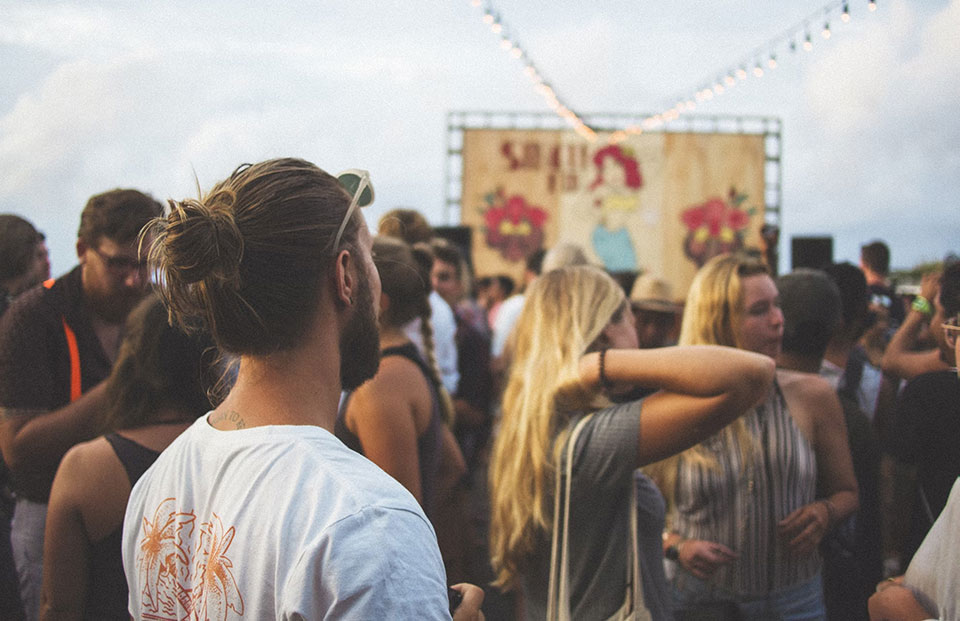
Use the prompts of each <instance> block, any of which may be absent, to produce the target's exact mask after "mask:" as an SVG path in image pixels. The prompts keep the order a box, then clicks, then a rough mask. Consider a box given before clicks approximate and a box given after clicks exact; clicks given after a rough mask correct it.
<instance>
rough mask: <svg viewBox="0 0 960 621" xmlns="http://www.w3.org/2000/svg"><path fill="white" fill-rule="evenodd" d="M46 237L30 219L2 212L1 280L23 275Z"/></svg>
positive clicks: (0, 220) (0, 239)
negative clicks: (38, 246)
mask: <svg viewBox="0 0 960 621" xmlns="http://www.w3.org/2000/svg"><path fill="white" fill-rule="evenodd" d="M43 239H44V237H43V233H41V232H39V231H37V229H35V228H34V227H33V225H32V224H30V222H29V221H27V220H25V219H23V218H21V217H20V216H15V215H13V214H7V213H5V214H0V281H7V280H12V279H14V278H17V277H18V276H22V275H23V274H24V273H25V272H26V271H27V270H28V269H30V265H31V263H32V261H33V259H34V257H35V256H36V254H37V244H39V243H40V242H42V241H43Z"/></svg>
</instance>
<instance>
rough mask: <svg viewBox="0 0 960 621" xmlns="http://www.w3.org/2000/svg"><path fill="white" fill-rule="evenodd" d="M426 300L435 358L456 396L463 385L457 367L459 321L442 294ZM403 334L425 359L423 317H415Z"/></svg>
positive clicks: (443, 378)
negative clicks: (458, 386) (428, 305)
mask: <svg viewBox="0 0 960 621" xmlns="http://www.w3.org/2000/svg"><path fill="white" fill-rule="evenodd" d="M427 300H428V301H429V302H430V327H431V328H433V356H434V358H436V360H437V370H438V371H440V381H441V382H442V383H443V387H444V388H446V389H447V392H448V393H450V394H451V395H454V394H456V393H457V385H458V384H459V383H460V371H459V369H458V368H457V342H456V336H457V320H456V319H455V318H454V316H453V309H451V308H450V305H449V304H447V301H446V300H444V299H443V298H442V297H440V294H439V293H437V292H436V291H431V292H430V296H429V297H428V298H427ZM403 333H404V334H406V336H407V338H408V339H410V340H411V341H412V342H413V344H414V345H416V346H417V349H418V350H419V351H420V353H421V354H423V355H424V359H426V352H424V351H423V335H422V334H421V332H420V318H419V317H416V318H415V319H414V320H413V321H411V322H410V323H408V324H407V325H405V326H404V327H403Z"/></svg>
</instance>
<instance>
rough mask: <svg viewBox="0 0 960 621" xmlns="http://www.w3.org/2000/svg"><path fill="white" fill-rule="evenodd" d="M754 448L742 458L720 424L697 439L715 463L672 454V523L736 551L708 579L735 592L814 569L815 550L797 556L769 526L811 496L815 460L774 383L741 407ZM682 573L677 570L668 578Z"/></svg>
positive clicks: (753, 591)
mask: <svg viewBox="0 0 960 621" xmlns="http://www.w3.org/2000/svg"><path fill="white" fill-rule="evenodd" d="M743 420H744V422H745V423H746V425H747V429H748V430H749V432H750V433H751V435H752V436H753V437H754V438H755V440H756V443H757V446H758V449H757V450H756V452H755V454H754V456H753V459H752V460H750V461H748V462H747V463H742V462H741V458H740V452H739V450H737V449H736V447H734V446H732V445H731V444H730V439H731V438H732V436H728V434H726V433H724V432H720V433H717V434H715V435H713V436H712V437H710V438H708V439H707V440H705V441H704V442H703V444H704V445H705V446H706V447H707V448H708V449H709V450H710V452H711V453H712V454H713V456H714V458H715V459H716V463H717V464H718V466H719V467H718V468H709V467H704V466H698V465H694V464H692V463H691V462H690V461H689V460H686V459H682V458H681V460H680V463H679V466H678V470H677V485H676V493H675V509H674V511H673V513H671V516H670V517H671V519H672V529H673V530H674V531H675V532H677V533H679V534H680V535H682V536H683V537H684V538H685V539H702V540H706V541H714V542H717V543H722V544H723V545H725V546H727V547H729V548H731V549H732V550H734V551H736V552H738V553H739V555H740V557H739V558H738V559H737V560H735V561H733V562H732V563H730V564H729V565H726V566H724V567H721V568H720V569H718V570H717V571H716V573H715V574H714V575H713V577H712V578H711V579H710V583H711V584H714V585H717V586H719V587H722V588H723V589H726V590H728V591H732V592H734V593H737V594H740V595H763V594H766V593H772V592H776V591H780V590H782V589H784V588H787V587H790V586H793V585H796V584H799V583H801V582H804V581H805V580H807V579H809V578H812V577H813V576H815V575H816V574H817V572H818V571H819V570H820V564H821V559H820V554H819V552H817V551H814V552H812V553H811V554H809V555H807V556H803V557H798V556H797V555H795V554H792V553H791V552H789V551H788V549H787V547H786V543H787V542H786V541H784V540H782V539H781V538H780V537H779V535H778V534H777V523H778V522H779V521H780V520H782V519H783V518H785V517H786V516H787V515H789V514H790V513H791V512H793V511H794V510H795V509H798V508H800V507H802V506H803V505H806V504H808V503H811V502H813V501H814V500H815V499H816V484H817V460H816V455H815V454H814V451H813V446H812V445H811V444H810V442H809V441H808V440H807V438H806V436H804V435H803V433H802V432H801V431H800V429H799V428H797V426H796V424H795V423H794V421H793V417H792V416H791V415H790V412H789V410H788V409H787V404H786V401H785V400H784V398H783V393H782V392H781V391H780V387H779V385H777V384H776V383H774V390H772V391H771V394H770V396H769V397H768V398H767V400H766V401H764V402H763V403H761V404H760V405H758V406H757V407H756V408H754V410H753V411H752V412H749V413H748V414H746V415H744V417H743ZM687 575H688V574H687V573H686V572H684V571H682V570H678V571H677V574H676V577H675V578H674V579H675V580H676V581H678V582H679V581H682V580H684V579H685V576H687Z"/></svg>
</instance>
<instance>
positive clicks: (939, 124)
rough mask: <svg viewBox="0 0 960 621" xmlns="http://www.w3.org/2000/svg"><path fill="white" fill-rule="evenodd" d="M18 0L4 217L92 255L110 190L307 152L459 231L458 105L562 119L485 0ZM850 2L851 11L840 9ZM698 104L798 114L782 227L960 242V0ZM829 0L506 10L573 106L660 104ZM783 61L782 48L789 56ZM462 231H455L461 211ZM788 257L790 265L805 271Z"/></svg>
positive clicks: (841, 32)
mask: <svg viewBox="0 0 960 621" xmlns="http://www.w3.org/2000/svg"><path fill="white" fill-rule="evenodd" d="M272 4H273V3H259V2H257V3H255V2H247V1H245V0H231V1H230V2H226V1H213V0H210V1H205V2H195V1H193V0H189V1H187V0H183V1H170V2H157V1H153V0H145V1H143V2H122V1H119V0H117V1H113V2H95V1H90V0H84V1H82V2H81V1H70V0H62V1H59V2H44V1H31V2H24V1H22V0H16V1H15V0H0V15H2V17H0V75H2V76H3V79H2V81H0V212H14V213H19V214H22V215H24V216H26V217H28V218H29V219H31V220H32V221H33V222H34V223H35V224H37V226H38V227H40V228H41V229H43V230H44V231H45V232H46V233H47V236H48V240H49V245H50V248H51V253H52V259H53V270H54V272H55V273H61V272H64V271H66V270H67V269H69V268H70V267H71V265H72V264H73V262H74V259H75V257H74V253H73V243H74V240H75V236H76V226H77V223H78V221H79V214H80V210H81V209H82V206H83V203H84V202H85V201H86V199H87V197H89V196H90V195H91V194H94V193H97V192H100V191H103V190H106V189H110V188H113V187H118V186H123V187H137V188H140V189H143V190H145V191H148V192H150V193H152V194H153V195H154V196H155V197H157V198H160V199H165V198H168V197H177V198H182V197H184V196H188V195H192V194H194V193H195V190H194V186H195V183H194V171H195V172H196V175H197V176H198V178H199V180H200V183H201V185H202V186H203V187H208V186H209V185H211V184H212V183H213V182H215V181H217V180H219V179H220V178H222V177H224V176H225V175H227V174H229V172H230V171H231V170H232V169H233V168H234V167H235V166H236V165H237V164H239V163H241V162H245V161H257V160H261V159H265V158H268V157H274V156H280V155H295V156H299V157H303V158H306V159H309V160H311V161H314V162H316V163H317V164H318V165H319V166H320V167H322V168H324V169H326V170H329V171H337V170H341V169H344V168H352V167H361V168H366V169H368V170H370V171H371V174H372V176H373V180H374V184H375V187H376V192H377V202H376V204H375V205H374V206H373V207H372V208H371V210H370V213H369V214H368V218H370V217H373V218H375V217H377V215H378V214H379V213H382V212H383V211H385V210H386V209H389V208H391V207H394V206H398V205H406V206H415V207H418V208H420V209H421V210H423V211H424V212H425V213H426V214H427V216H428V218H429V219H430V220H431V221H432V222H433V223H434V224H447V222H445V221H444V210H443V204H444V191H443V182H444V167H445V165H446V132H447V128H446V122H447V113H448V112H449V111H452V110H492V111H533V112H546V111H549V109H548V108H547V106H546V104H545V103H544V101H543V99H542V97H541V96H540V95H539V94H538V93H537V92H536V91H535V90H534V89H533V87H532V86H531V83H530V81H529V80H528V79H527V77H526V76H525V75H524V73H523V65H521V64H520V63H519V62H518V61H517V60H514V59H513V58H512V57H511V56H510V55H509V54H507V53H506V52H504V51H503V50H502V49H501V48H500V46H499V44H498V40H497V38H496V37H495V35H493V34H492V33H491V31H490V28H489V27H488V26H486V25H485V24H484V23H483V22H482V20H481V17H482V11H481V9H479V8H477V7H474V6H472V5H471V3H470V2H469V1H468V0H420V1H418V2H409V1H406V0H404V1H400V0H395V1H393V0H390V1H388V0H381V1H376V2H374V1H369V0H354V1H351V2H331V1H323V0H312V1H304V0H290V1H286V2H283V3H277V4H281V6H279V7H277V6H272ZM834 4H837V6H839V2H836V3H834ZM849 5H850V13H851V15H852V19H851V21H850V22H849V23H841V22H840V21H839V20H838V19H835V20H833V21H832V23H831V30H832V33H833V36H832V37H831V38H830V39H829V40H824V39H823V38H821V37H820V36H819V31H820V29H822V20H820V19H819V18H814V19H812V20H811V22H810V30H811V33H812V35H813V36H812V39H813V44H814V47H813V50H812V51H810V52H804V51H802V50H798V51H797V52H795V53H791V52H789V50H788V49H787V48H785V47H781V49H778V50H775V51H776V53H777V59H778V62H779V68H778V69H777V70H776V71H773V72H768V73H767V75H766V76H764V77H763V78H761V79H755V78H753V77H751V78H749V79H748V80H746V81H745V82H743V83H741V84H739V85H738V86H737V87H736V88H734V89H731V90H729V91H728V92H727V93H725V94H724V95H723V96H721V97H717V98H715V99H714V100H712V101H710V102H705V103H703V104H701V105H700V106H698V108H697V110H696V112H695V113H696V114H711V115H712V114H719V115H751V116H753V115H759V116H775V117H779V118H781V119H782V121H783V130H782V137H783V162H782V166H783V178H784V187H783V218H782V224H783V236H782V241H781V254H783V255H787V256H788V255H789V239H790V238H791V237H793V236H800V235H821V234H830V235H834V236H835V257H836V258H838V259H846V260H852V261H856V259H857V256H858V248H859V245H860V244H861V243H863V242H866V241H869V240H871V239H873V238H883V239H885V240H887V242H888V243H889V244H890V245H891V247H892V249H893V255H894V257H893V263H894V266H896V267H908V266H911V265H913V264H915V263H918V262H920V261H924V260H935V259H939V258H941V257H942V256H943V255H944V254H945V253H946V252H948V251H951V250H958V249H960V208H958V207H960V206H958V202H960V201H958V197H960V36H958V34H957V33H960V0H922V1H921V0H914V1H913V2H908V1H906V0H878V10H877V11H876V12H873V13H868V12H867V0H849ZM825 6H826V2H825V0H818V1H811V0H794V1H793V2H789V3H788V2H770V1H769V0H709V1H708V0H687V1H685V2H679V1H668V2H664V1H662V0H632V1H629V0H597V1H596V2H590V3H586V2H582V1H574V0H551V1H550V2H545V1H541V0H526V1H523V0H497V1H496V2H493V7H494V8H495V9H496V11H498V12H499V14H500V17H501V19H502V21H503V22H504V23H505V24H506V25H507V26H508V32H509V34H510V35H511V36H512V37H514V38H515V39H516V40H517V41H518V42H519V43H520V44H521V45H522V47H523V48H524V49H525V50H526V52H527V53H528V54H529V57H530V58H531V59H533V61H534V62H535V63H536V65H537V66H538V67H539V69H540V71H541V72H542V74H543V75H544V76H545V77H547V78H548V79H549V81H550V82H551V84H552V85H553V86H554V88H555V89H556V91H557V93H558V94H559V95H560V97H561V98H562V99H563V100H565V101H566V103H567V104H568V105H570V106H571V107H572V108H573V109H575V110H577V111H580V112H584V113H590V112H623V113H646V112H657V111H659V110H660V109H662V108H663V107H666V106H670V105H672V104H673V103H674V100H675V98H676V97H677V96H679V95H682V94H685V93H688V92H691V91H693V90H695V89H696V88H698V87H699V86H701V84H702V83H703V82H704V81H705V80H707V79H710V78H711V77H713V76H715V75H717V74H718V73H720V72H722V71H725V70H726V69H728V68H730V67H731V66H734V65H735V64H737V63H738V62H739V61H740V60H741V59H743V58H744V57H746V56H748V55H750V54H751V52H752V51H753V50H756V49H758V48H759V49H761V50H763V49H765V48H764V45H765V44H767V43H768V42H770V41H771V40H773V39H775V38H776V37H778V36H779V35H781V34H783V33H785V31H787V30H788V29H790V28H791V27H792V26H794V25H796V24H798V23H802V22H803V21H804V19H805V18H807V17H808V16H812V15H815V14H817V12H818V11H819V10H820V9H822V8H824V7H825ZM772 51H774V50H772ZM451 224H452V223H451ZM787 267H788V266H787Z"/></svg>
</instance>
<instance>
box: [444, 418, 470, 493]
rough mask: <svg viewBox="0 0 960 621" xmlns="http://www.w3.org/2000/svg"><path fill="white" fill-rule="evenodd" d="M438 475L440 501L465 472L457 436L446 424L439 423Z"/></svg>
mask: <svg viewBox="0 0 960 621" xmlns="http://www.w3.org/2000/svg"><path fill="white" fill-rule="evenodd" d="M440 434H441V439H440V476H439V480H438V481H437V499H438V500H440V501H442V500H443V499H444V498H446V497H447V495H448V494H449V493H450V492H451V491H453V489H454V488H455V487H456V486H457V483H459V482H460V481H461V480H463V475H465V474H466V473H467V462H466V460H464V459H463V453H462V452H460V445H459V444H457V438H456V436H454V435H453V432H452V431H450V428H449V427H447V426H446V425H440Z"/></svg>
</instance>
